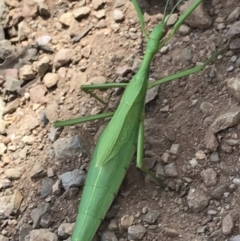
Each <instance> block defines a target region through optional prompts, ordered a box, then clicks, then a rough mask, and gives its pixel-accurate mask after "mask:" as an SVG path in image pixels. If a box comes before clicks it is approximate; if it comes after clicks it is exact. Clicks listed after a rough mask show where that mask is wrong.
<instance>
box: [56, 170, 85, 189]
mask: <svg viewBox="0 0 240 241" xmlns="http://www.w3.org/2000/svg"><path fill="white" fill-rule="evenodd" d="M85 178H86V173H85V172H84V171H83V170H79V169H75V170H73V171H71V172H65V173H63V174H61V175H60V176H59V179H60V180H61V181H62V185H63V187H64V189H65V190H68V189H69V188H71V187H81V186H83V184H84V182H85Z"/></svg>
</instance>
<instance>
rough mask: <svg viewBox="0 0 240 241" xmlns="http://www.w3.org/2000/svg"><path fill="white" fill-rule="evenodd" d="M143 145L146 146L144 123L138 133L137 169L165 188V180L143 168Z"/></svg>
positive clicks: (141, 123) (140, 125)
mask: <svg viewBox="0 0 240 241" xmlns="http://www.w3.org/2000/svg"><path fill="white" fill-rule="evenodd" d="M143 144H144V124H143V121H141V122H140V124H139V131H138V143H137V163H136V164H137V167H138V168H139V169H140V170H141V171H143V172H145V173H146V174H147V175H149V176H151V177H152V178H153V179H154V180H155V181H156V182H157V183H158V184H159V185H160V186H161V187H162V188H164V187H165V184H164V183H163V180H162V179H160V178H158V177H156V175H155V174H154V173H153V172H151V171H150V170H149V169H147V168H145V167H144V166H143Z"/></svg>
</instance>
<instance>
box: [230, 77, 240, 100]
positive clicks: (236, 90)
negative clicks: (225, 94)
mask: <svg viewBox="0 0 240 241" xmlns="http://www.w3.org/2000/svg"><path fill="white" fill-rule="evenodd" d="M227 87H228V91H229V93H230V94H231V95H233V96H234V97H235V98H236V99H237V100H240V78H238V77H233V78H230V79H229V80H228V81H227Z"/></svg>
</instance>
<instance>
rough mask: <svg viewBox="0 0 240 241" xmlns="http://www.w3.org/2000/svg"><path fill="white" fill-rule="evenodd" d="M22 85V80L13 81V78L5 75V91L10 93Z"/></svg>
mask: <svg viewBox="0 0 240 241" xmlns="http://www.w3.org/2000/svg"><path fill="white" fill-rule="evenodd" d="M22 84H23V81H22V80H19V79H15V78H13V77H11V76H8V75H7V76H6V84H5V90H7V91H11V92H13V91H16V90H18V89H19V88H20V87H21V85H22Z"/></svg>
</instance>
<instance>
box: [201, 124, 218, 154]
mask: <svg viewBox="0 0 240 241" xmlns="http://www.w3.org/2000/svg"><path fill="white" fill-rule="evenodd" d="M204 144H205V146H206V148H207V149H209V150H211V151H216V150H217V148H218V146H219V143H218V140H217V137H216V136H215V134H214V133H213V131H212V130H211V127H210V128H209V129H208V131H207V132H206V135H205V137H204Z"/></svg>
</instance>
